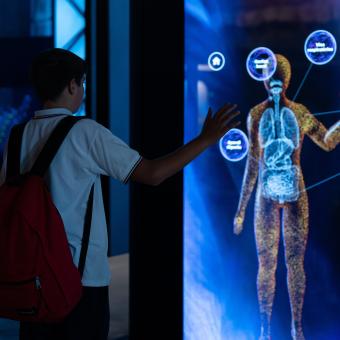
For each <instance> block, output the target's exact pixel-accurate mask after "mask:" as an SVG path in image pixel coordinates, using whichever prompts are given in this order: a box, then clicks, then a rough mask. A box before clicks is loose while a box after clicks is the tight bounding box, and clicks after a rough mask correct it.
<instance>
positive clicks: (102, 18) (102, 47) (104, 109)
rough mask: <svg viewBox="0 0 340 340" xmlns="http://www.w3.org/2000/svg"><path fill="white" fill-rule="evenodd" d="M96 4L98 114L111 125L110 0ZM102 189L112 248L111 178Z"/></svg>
mask: <svg viewBox="0 0 340 340" xmlns="http://www.w3.org/2000/svg"><path fill="white" fill-rule="evenodd" d="M95 6H96V26H95V27H96V36H95V37H96V63H95V64H96V114H95V119H96V121H97V122H98V123H100V124H102V125H104V126H105V127H109V123H110V121H109V78H108V77H109V47H108V46H109V39H108V34H109V32H108V27H109V0H100V1H95ZM102 190H103V199H104V207H105V212H106V220H107V225H108V234H109V254H110V253H111V249H110V244H111V242H110V238H111V228H110V215H109V199H110V192H109V178H108V177H102Z"/></svg>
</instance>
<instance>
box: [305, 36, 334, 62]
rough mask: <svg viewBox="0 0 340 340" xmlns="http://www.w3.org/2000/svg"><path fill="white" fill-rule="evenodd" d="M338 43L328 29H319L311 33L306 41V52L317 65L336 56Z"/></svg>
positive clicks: (309, 58)
mask: <svg viewBox="0 0 340 340" xmlns="http://www.w3.org/2000/svg"><path fill="white" fill-rule="evenodd" d="M336 49H337V44H336V40H335V38H334V36H333V35H332V34H331V33H329V32H328V31H324V30H318V31H315V32H313V33H311V34H310V35H309V36H308V38H307V39H306V42H305V54H306V57H307V58H308V60H309V61H310V62H312V63H313V64H316V65H324V64H327V63H329V62H330V61H331V60H332V59H333V58H334V56H335V53H336Z"/></svg>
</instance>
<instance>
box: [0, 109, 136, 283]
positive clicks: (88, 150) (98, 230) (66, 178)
mask: <svg viewBox="0 0 340 340" xmlns="http://www.w3.org/2000/svg"><path fill="white" fill-rule="evenodd" d="M66 115H72V112H71V111H69V110H66V109H64V108H60V109H59V108H56V109H50V110H41V111H37V112H35V116H34V118H36V119H32V120H30V121H29V122H28V124H27V126H26V128H25V131H24V134H23V142H22V147H21V163H20V166H21V173H24V172H27V171H29V170H30V169H31V167H32V166H33V164H34V161H35V160H36V158H37V157H38V154H39V153H40V151H41V150H42V148H43V146H44V145H45V143H46V141H47V138H48V137H49V135H50V133H51V132H52V130H53V129H54V128H55V126H56V124H57V123H58V122H59V121H60V119H62V118H63V117H65V116H66ZM140 160H141V157H140V155H139V153H138V152H137V151H135V150H132V149H131V148H130V147H129V146H127V145H126V144H125V143H124V142H123V141H121V140H120V139H119V138H117V137H115V136H114V135H113V134H112V133H111V132H110V131H109V130H108V129H106V128H105V127H104V126H102V125H100V124H98V123H96V122H95V121H94V120H91V119H84V120H81V121H79V122H78V123H76V124H75V125H74V127H73V128H72V130H71V131H70V132H69V134H68V135H67V136H66V139H65V140H64V143H63V144H62V145H61V147H60V149H59V151H58V153H57V155H56V156H55V158H54V160H53V161H52V163H51V166H50V168H49V170H48V171H47V174H46V176H45V179H46V184H47V186H48V188H49V190H50V192H51V195H52V199H53V202H54V204H55V206H56V207H57V209H58V211H59V213H60V215H61V217H62V219H63V222H64V225H65V230H66V235H67V239H68V242H69V246H70V250H71V253H72V257H73V261H74V263H75V264H76V265H77V266H78V262H79V256H80V249H81V240H82V235H83V226H84V217H85V211H86V207H87V200H88V197H89V193H90V189H91V186H92V184H93V183H94V184H95V187H94V206H93V213H92V225H91V235H90V241H89V248H88V252H87V257H86V264H85V269H84V274H83V279H82V282H83V285H84V286H90V287H99V286H107V285H109V283H110V277H111V275H110V270H109V265H108V258H107V250H108V239H107V225H106V220H105V213H104V205H103V199H102V189H101V182H100V175H107V176H111V177H113V178H115V179H117V180H119V181H120V182H123V183H126V182H127V181H128V179H129V176H130V175H131V173H132V171H133V170H134V169H135V167H136V166H137V165H138V163H139V162H140ZM6 164H7V150H5V153H4V162H3V165H2V169H1V173H0V185H1V184H2V183H3V182H4V181H5V178H6Z"/></svg>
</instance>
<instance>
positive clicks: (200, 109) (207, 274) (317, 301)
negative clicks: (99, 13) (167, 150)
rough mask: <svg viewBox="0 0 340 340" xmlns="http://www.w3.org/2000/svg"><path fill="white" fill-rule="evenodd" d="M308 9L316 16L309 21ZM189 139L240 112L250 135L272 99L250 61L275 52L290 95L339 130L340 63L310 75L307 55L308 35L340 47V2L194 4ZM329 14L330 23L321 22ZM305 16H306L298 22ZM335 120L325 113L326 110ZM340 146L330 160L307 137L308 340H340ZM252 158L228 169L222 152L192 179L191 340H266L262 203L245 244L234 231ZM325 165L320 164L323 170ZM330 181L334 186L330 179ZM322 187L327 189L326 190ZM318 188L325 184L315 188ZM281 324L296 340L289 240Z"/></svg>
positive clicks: (188, 250)
mask: <svg viewBox="0 0 340 340" xmlns="http://www.w3.org/2000/svg"><path fill="white" fill-rule="evenodd" d="M306 8H308V9H309V12H308V16H306V15H305V14H304V13H306ZM185 11H186V32H185V34H186V39H185V41H186V53H185V122H184V124H185V141H189V140H191V139H192V138H194V137H195V136H197V134H198V133H199V132H200V129H201V127H202V123H203V121H204V118H205V115H206V112H207V111H208V107H209V106H211V107H212V108H213V109H214V110H216V109H217V108H218V107H219V106H221V105H222V104H223V103H225V102H235V103H238V104H239V108H240V110H241V120H242V124H241V127H240V129H241V130H243V131H246V117H247V114H248V111H249V109H250V108H251V107H253V106H254V105H255V104H258V103H260V102H261V101H263V100H265V99H266V91H265V89H264V87H263V85H262V84H261V83H260V82H257V81H255V80H253V79H251V78H250V77H249V75H248V73H247V70H246V67H245V62H246V59H247V56H248V54H249V52H250V51H251V50H253V49H254V48H256V47H259V46H266V47H268V48H270V49H271V50H273V51H274V52H275V53H281V54H283V55H285V56H286V57H287V58H288V59H289V60H290V62H291V64H292V73H293V74H292V81H291V85H290V88H289V89H288V92H287V95H288V97H289V98H293V97H294V96H295V94H296V93H297V89H298V88H299V87H300V84H301V81H302V79H303V78H304V76H305V75H306V71H307V70H308V72H309V71H310V73H309V74H308V77H307V78H306V82H305V83H304V84H303V86H302V87H301V91H299V96H298V98H297V102H300V103H303V104H304V105H306V106H307V107H308V108H309V109H310V111H311V112H313V113H318V119H319V120H320V121H321V122H322V123H323V124H324V125H325V126H326V127H330V126H331V125H332V124H334V123H335V122H336V121H337V120H338V119H339V111H338V110H339V109H340V88H339V85H338V79H339V76H340V56H339V54H337V55H336V56H335V58H334V59H333V60H332V62H330V63H329V64H327V65H325V66H322V67H321V66H320V67H316V66H314V67H313V68H312V70H310V66H309V62H308V60H307V59H306V57H305V54H304V42H305V39H306V37H307V36H308V35H309V33H311V32H313V31H314V30H317V29H321V28H322V29H326V30H329V31H330V32H332V33H333V35H334V36H335V37H336V39H337V41H339V39H340V26H339V19H340V18H339V15H338V14H334V13H336V12H339V13H340V4H339V3H337V2H336V1H334V0H320V1H319V0H315V1H313V3H312V4H311V3H310V2H309V1H294V0H291V1H283V0H282V1H279V0H278V1H276V2H275V5H273V3H272V2H271V1H269V0H268V1H266V0H256V1H250V0H249V1H246V0H235V1H222V0H209V1H208V0H186V1H185ZM321 12H322V13H323V16H322V17H321V16H320V15H319V14H320V13H321ZM296 14H298V15H296ZM214 51H220V52H222V53H223V54H224V55H225V57H226V66H225V67H224V68H223V69H222V70H221V71H219V72H213V71H210V70H209V68H208V67H207V65H206V64H207V60H208V56H209V55H210V53H212V52H214ZM331 111H336V112H332V113H331V114H324V113H325V112H331ZM339 156H340V154H339V147H338V148H337V149H336V150H334V151H333V152H330V153H327V152H324V151H322V150H321V149H319V147H317V146H316V145H315V144H314V143H312V142H311V141H310V140H309V138H308V137H306V138H305V140H304V144H303V148H302V156H301V164H302V170H303V174H304V179H305V183H306V187H307V188H310V189H309V191H308V196H309V217H310V223H309V228H310V232H309V239H308V245H307V252H306V256H305V269H306V275H307V290H306V296H305V304H304V312H303V324H304V331H305V336H306V338H307V339H315V340H326V339H327V340H336V339H339V338H340V325H339V324H340V323H339V315H340V288H339V287H340V263H339V261H338V259H339V258H340V247H338V244H339V241H340V232H339V230H338V225H339V218H340V216H339V211H340V195H339V184H340V182H339V180H340V176H338V175H339V171H340V169H339ZM245 162H246V160H245V159H243V160H241V161H240V162H228V161H227V160H225V159H224V158H223V157H222V156H221V154H220V151H219V147H218V144H217V145H215V146H213V147H211V148H210V149H208V150H207V151H206V152H204V153H203V154H202V155H201V156H200V157H199V158H198V159H197V160H195V161H194V162H193V163H191V164H190V165H189V166H188V167H187V168H186V170H185V173H184V292H183V294H184V339H185V340H229V339H230V340H252V339H258V336H259V327H260V320H259V311H258V302H257V290H256V275H257V253H256V249H255V239H254V232H253V229H254V228H253V210H254V195H253V196H252V199H251V200H250V202H249V204H248V208H247V213H246V220H245V225H244V231H243V233H242V234H241V236H235V235H233V232H232V228H233V227H232V222H233V218H234V215H235V212H236V208H237V204H238V199H239V192H240V188H241V182H242V177H243V172H244V167H245ZM316 164H317V165H316ZM325 179H330V180H328V181H323V180H325ZM318 183H320V184H318ZM316 184H318V185H316ZM276 278H277V288H276V295H275V300H274V307H273V316H272V333H273V339H277V340H287V339H290V338H291V337H290V307H289V300H288V293H287V287H286V269H285V265H284V258H283V246H282V238H281V243H280V250H279V259H278V269H277V275H276Z"/></svg>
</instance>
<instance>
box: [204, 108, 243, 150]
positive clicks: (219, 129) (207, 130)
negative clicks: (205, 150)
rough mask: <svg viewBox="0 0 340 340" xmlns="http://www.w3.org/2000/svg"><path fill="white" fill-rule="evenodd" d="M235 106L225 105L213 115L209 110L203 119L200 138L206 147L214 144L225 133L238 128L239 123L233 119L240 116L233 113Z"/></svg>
mask: <svg viewBox="0 0 340 340" xmlns="http://www.w3.org/2000/svg"><path fill="white" fill-rule="evenodd" d="M236 107H237V105H234V104H225V105H223V106H222V107H221V108H220V109H219V110H218V111H217V112H216V113H215V114H214V115H213V112H212V110H211V108H209V111H208V114H207V117H206V119H205V122H204V125H203V128H202V132H201V134H200V138H202V139H204V140H205V141H206V142H207V143H208V145H212V144H215V143H216V142H217V141H218V140H219V139H220V138H221V137H223V136H224V135H225V134H226V133H227V131H229V130H230V129H232V128H234V127H236V126H238V125H239V124H240V121H233V119H234V118H235V117H236V116H238V115H239V114H240V112H239V111H235V109H236Z"/></svg>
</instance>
